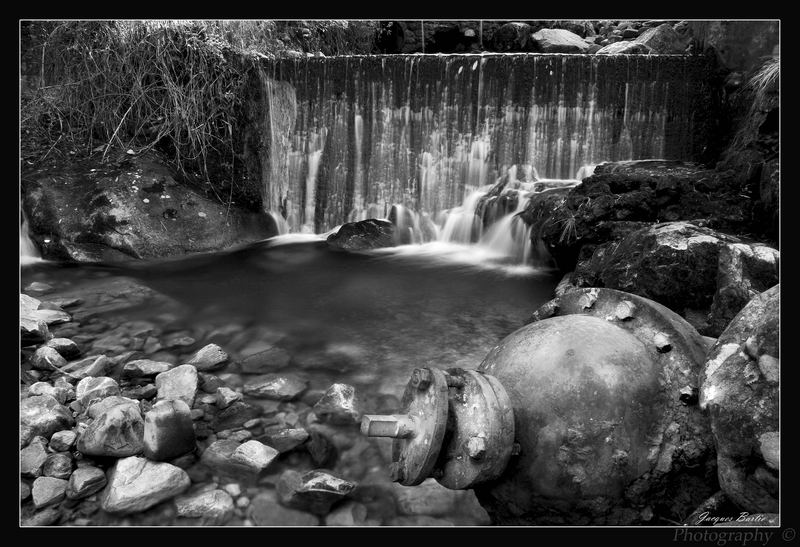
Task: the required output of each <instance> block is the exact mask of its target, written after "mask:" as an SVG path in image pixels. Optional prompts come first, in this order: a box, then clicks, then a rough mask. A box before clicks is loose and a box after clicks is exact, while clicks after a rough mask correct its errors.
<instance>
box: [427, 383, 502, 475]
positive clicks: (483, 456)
mask: <svg viewBox="0 0 800 547" xmlns="http://www.w3.org/2000/svg"><path fill="white" fill-rule="evenodd" d="M447 372H448V375H449V377H448V384H450V385H451V387H450V405H449V417H448V419H449V426H448V439H447V442H446V443H445V446H444V447H443V449H442V452H441V454H440V456H439V461H438V462H437V464H436V470H435V471H434V477H435V478H436V480H437V481H438V482H439V484H441V485H442V486H445V487H447V488H451V489H454V490H463V489H466V488H472V487H473V486H474V485H475V484H478V483H481V482H485V481H488V480H492V479H494V478H497V477H498V476H500V474H501V473H502V472H503V470H504V469H505V467H506V464H507V463H508V460H509V458H510V457H511V451H512V448H513V444H514V412H513V409H512V407H511V401H510V400H509V398H508V395H507V394H506V391H505V389H504V388H503V386H502V385H500V383H499V382H497V381H496V380H494V379H493V378H491V377H489V376H487V375H484V374H481V373H478V372H476V371H474V370H463V369H449V370H448V371H447Z"/></svg>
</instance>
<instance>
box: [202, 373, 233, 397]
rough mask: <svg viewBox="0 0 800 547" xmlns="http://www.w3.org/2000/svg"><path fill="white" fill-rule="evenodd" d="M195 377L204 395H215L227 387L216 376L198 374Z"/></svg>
mask: <svg viewBox="0 0 800 547" xmlns="http://www.w3.org/2000/svg"><path fill="white" fill-rule="evenodd" d="M197 376H198V378H199V381H200V389H201V390H203V392H205V393H216V392H217V390H218V389H219V388H221V387H228V386H227V385H225V382H223V381H222V379H221V378H220V377H219V376H217V375H216V374H209V373H207V372H198V373H197Z"/></svg>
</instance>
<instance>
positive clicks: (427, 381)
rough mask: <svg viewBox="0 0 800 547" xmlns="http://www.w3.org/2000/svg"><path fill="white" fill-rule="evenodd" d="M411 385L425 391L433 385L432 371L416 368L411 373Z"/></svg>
mask: <svg viewBox="0 0 800 547" xmlns="http://www.w3.org/2000/svg"><path fill="white" fill-rule="evenodd" d="M411 385H412V386H414V387H415V388H417V389H418V390H420V391H425V390H426V389H428V387H429V386H430V385H431V371H430V370H428V369H426V368H415V369H414V371H413V372H412V373H411Z"/></svg>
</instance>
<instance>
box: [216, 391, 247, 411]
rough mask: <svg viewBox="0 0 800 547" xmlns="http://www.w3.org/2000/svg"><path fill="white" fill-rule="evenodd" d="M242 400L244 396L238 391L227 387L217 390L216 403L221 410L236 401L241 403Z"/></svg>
mask: <svg viewBox="0 0 800 547" xmlns="http://www.w3.org/2000/svg"><path fill="white" fill-rule="evenodd" d="M241 399H242V394H241V393H239V392H238V391H233V390H232V389H230V388H227V387H224V386H222V387H219V388H217V397H216V402H217V406H218V407H219V408H222V409H224V408H228V407H229V406H231V405H232V404H233V403H235V402H236V401H240V400H241Z"/></svg>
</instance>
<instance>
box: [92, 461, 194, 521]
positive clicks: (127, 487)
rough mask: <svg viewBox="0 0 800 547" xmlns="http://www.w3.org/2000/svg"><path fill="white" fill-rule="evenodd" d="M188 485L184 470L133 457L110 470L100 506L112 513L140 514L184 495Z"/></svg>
mask: <svg viewBox="0 0 800 547" xmlns="http://www.w3.org/2000/svg"><path fill="white" fill-rule="evenodd" d="M189 486H190V480H189V475H187V474H186V472H185V471H184V470H183V469H181V468H179V467H175V466H174V465H171V464H168V463H155V462H151V461H149V460H147V459H146V458H140V457H137V456H131V457H129V458H124V459H121V460H118V461H117V463H116V464H115V465H114V467H113V468H112V469H111V472H110V476H109V479H108V485H107V486H106V489H105V490H104V491H103V495H102V497H101V498H102V499H101V507H102V508H103V510H104V511H108V512H109V513H118V514H131V513H139V512H141V511H144V510H145V509H149V508H150V507H152V506H154V505H156V504H158V503H160V502H162V501H165V500H168V499H171V498H173V497H175V496H177V495H179V494H182V493H183V492H184V491H186V490H187V489H188V488H189Z"/></svg>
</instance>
